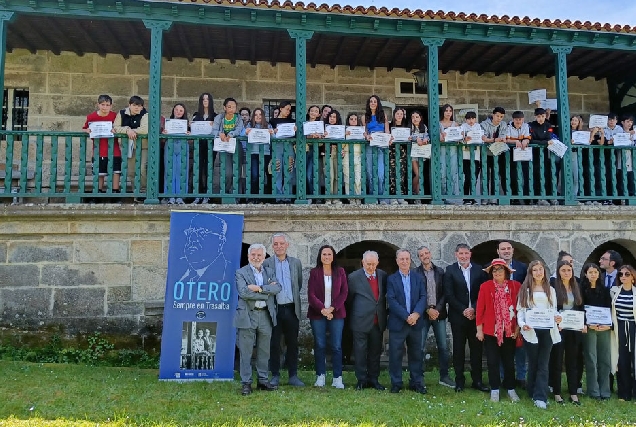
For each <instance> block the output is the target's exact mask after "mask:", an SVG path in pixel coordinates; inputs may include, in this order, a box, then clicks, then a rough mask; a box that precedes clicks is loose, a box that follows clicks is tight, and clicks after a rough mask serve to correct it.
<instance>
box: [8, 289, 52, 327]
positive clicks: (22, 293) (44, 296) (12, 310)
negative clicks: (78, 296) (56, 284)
mask: <svg viewBox="0 0 636 427" xmlns="http://www.w3.org/2000/svg"><path fill="white" fill-rule="evenodd" d="M52 293H53V290H52V289H44V288H31V289H2V290H0V319H2V320H3V321H9V322H13V321H16V320H23V319H28V320H31V321H33V320H46V319H47V318H48V317H50V315H51V313H50V310H51V309H50V306H51V295H52Z"/></svg>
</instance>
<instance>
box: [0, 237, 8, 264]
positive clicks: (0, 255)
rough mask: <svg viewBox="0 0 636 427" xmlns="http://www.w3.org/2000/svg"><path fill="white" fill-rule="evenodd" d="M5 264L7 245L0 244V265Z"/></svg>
mask: <svg viewBox="0 0 636 427" xmlns="http://www.w3.org/2000/svg"><path fill="white" fill-rule="evenodd" d="M5 262H7V244H6V243H5V242H0V264H4V263H5Z"/></svg>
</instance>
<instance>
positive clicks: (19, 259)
mask: <svg viewBox="0 0 636 427" xmlns="http://www.w3.org/2000/svg"><path fill="white" fill-rule="evenodd" d="M72 247H73V244H72V243H66V244H64V243H48V242H19V243H10V244H9V262H12V263H27V262H34V263H35V262H60V261H70V260H71V259H72Z"/></svg>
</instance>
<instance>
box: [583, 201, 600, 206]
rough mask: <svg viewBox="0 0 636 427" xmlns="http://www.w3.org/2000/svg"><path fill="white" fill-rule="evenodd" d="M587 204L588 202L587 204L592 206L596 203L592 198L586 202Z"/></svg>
mask: <svg viewBox="0 0 636 427" xmlns="http://www.w3.org/2000/svg"><path fill="white" fill-rule="evenodd" d="M597 203H598V202H597ZM585 204H586V205H587V206H592V205H593V204H594V202H593V201H591V200H588V201H587V202H585Z"/></svg>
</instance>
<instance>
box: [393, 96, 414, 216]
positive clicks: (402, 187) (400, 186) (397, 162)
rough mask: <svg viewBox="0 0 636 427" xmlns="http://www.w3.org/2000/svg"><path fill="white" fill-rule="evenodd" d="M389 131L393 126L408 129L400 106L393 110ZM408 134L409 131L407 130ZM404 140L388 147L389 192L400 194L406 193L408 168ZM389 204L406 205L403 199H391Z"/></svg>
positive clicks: (403, 110) (404, 113)
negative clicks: (398, 175) (398, 180)
mask: <svg viewBox="0 0 636 427" xmlns="http://www.w3.org/2000/svg"><path fill="white" fill-rule="evenodd" d="M389 127H390V128H391V132H393V129H395V128H406V129H408V127H409V125H408V121H407V120H406V110H405V109H404V108H402V107H395V110H393V120H392V121H391V123H389ZM409 134H410V132H409ZM406 159H407V156H406V142H404V141H402V142H398V141H395V143H394V144H393V145H392V146H391V147H389V194H391V195H392V196H394V195H402V194H406V193H408V188H407V182H408V180H407V177H406V175H407V173H408V168H407V165H406ZM398 167H399V168H400V182H397V169H398ZM391 204H393V205H395V204H400V205H406V204H407V203H406V200H404V199H392V200H391Z"/></svg>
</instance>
